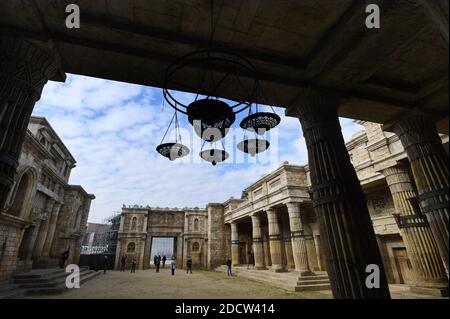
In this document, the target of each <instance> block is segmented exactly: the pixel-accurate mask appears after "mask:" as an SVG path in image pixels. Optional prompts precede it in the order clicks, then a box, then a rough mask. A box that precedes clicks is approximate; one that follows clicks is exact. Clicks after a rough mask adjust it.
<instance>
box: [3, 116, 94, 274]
mask: <svg viewBox="0 0 450 319" xmlns="http://www.w3.org/2000/svg"><path fill="white" fill-rule="evenodd" d="M74 164H75V159H74V158H73V157H72V155H71V154H70V153H69V151H68V150H67V149H66V147H65V146H64V144H63V143H62V141H61V139H60V138H59V137H58V135H57V134H56V132H55V131H54V130H53V129H52V128H51V126H50V124H49V123H48V122H47V120H46V119H45V118H39V117H32V118H31V120H30V123H29V126H28V131H27V134H26V136H25V140H24V143H23V146H22V150H21V154H20V157H19V165H18V169H17V174H16V177H15V180H14V184H13V187H12V189H11V191H10V193H9V195H8V198H7V201H6V204H5V206H4V207H2V208H0V280H3V279H5V280H6V279H8V278H10V277H11V275H13V274H14V273H16V272H23V271H27V270H30V269H31V268H37V267H55V266H57V265H58V262H59V258H60V255H61V253H62V252H63V251H64V250H65V249H68V248H69V247H70V257H69V260H68V262H71V263H77V262H78V259H79V254H80V249H81V237H82V234H84V230H85V225H86V223H87V218H88V215H89V210H90V203H91V200H92V199H94V198H95V197H94V196H93V195H91V194H88V193H86V191H85V190H84V189H83V188H82V187H81V186H73V185H69V184H68V180H69V176H70V171H71V169H72V168H73V167H74ZM74 218H76V220H73V219H74Z"/></svg>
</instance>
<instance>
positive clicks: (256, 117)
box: [240, 112, 281, 135]
mask: <svg viewBox="0 0 450 319" xmlns="http://www.w3.org/2000/svg"><path fill="white" fill-rule="evenodd" d="M280 122H281V118H280V117H279V116H278V115H277V114H275V113H269V112H257V113H253V114H250V115H249V116H247V117H245V118H244V119H243V120H242V121H241V124H240V126H241V127H242V128H243V129H244V130H248V131H252V132H255V133H257V134H259V135H264V133H265V132H267V131H269V130H271V129H273V128H274V127H276V126H277V125H278V124H280Z"/></svg>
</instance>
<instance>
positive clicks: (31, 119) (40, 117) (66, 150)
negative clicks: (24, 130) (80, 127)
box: [30, 115, 77, 168]
mask: <svg viewBox="0 0 450 319" xmlns="http://www.w3.org/2000/svg"><path fill="white" fill-rule="evenodd" d="M32 121H37V122H39V123H40V124H42V122H43V123H44V124H45V126H46V127H48V128H49V129H50V131H51V132H52V134H54V135H55V136H56V138H57V139H58V141H59V142H60V144H61V145H62V147H63V149H64V151H65V152H67V153H68V154H69V156H70V157H71V159H72V161H73V164H75V163H76V162H77V161H76V160H75V157H74V156H73V155H72V153H71V152H70V151H69V149H68V148H67V147H66V145H65V144H64V142H63V140H62V139H61V138H60V137H59V135H58V133H56V131H55V130H54V129H53V127H52V126H51V124H50V122H49V121H48V120H47V118H45V117H43V116H34V115H33V116H31V117H30V122H32ZM73 167H75V165H73ZM73 167H72V168H73Z"/></svg>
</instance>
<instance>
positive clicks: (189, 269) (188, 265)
mask: <svg viewBox="0 0 450 319" xmlns="http://www.w3.org/2000/svg"><path fill="white" fill-rule="evenodd" d="M186 273H187V274H188V273H191V274H192V259H191V258H189V259H188V260H187V262H186Z"/></svg>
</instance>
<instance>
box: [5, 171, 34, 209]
mask: <svg viewBox="0 0 450 319" xmlns="http://www.w3.org/2000/svg"><path fill="white" fill-rule="evenodd" d="M32 181H33V180H32V177H31V176H30V174H29V173H28V172H27V173H24V174H23V175H22V177H21V178H20V181H19V183H18V185H17V187H16V191H15V194H14V198H13V201H12V204H11V206H10V208H9V209H8V214H11V215H13V216H17V217H21V216H23V213H24V212H23V210H24V208H25V204H26V203H27V200H28V197H30V193H31V188H32Z"/></svg>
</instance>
